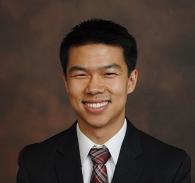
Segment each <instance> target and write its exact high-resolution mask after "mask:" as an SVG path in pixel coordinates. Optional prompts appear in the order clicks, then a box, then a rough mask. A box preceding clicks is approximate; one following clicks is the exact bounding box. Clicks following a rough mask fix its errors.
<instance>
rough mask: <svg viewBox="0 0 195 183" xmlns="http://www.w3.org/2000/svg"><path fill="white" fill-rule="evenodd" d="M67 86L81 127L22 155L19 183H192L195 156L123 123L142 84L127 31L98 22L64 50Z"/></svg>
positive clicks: (71, 37) (78, 32)
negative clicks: (138, 84) (129, 100)
mask: <svg viewBox="0 0 195 183" xmlns="http://www.w3.org/2000/svg"><path fill="white" fill-rule="evenodd" d="M60 59H61V64H62V67H63V72H64V83H65V88H66V91H67V95H68V97H69V99H70V103H71V105H72V107H73V109H74V111H75V112H76V117H77V121H76V122H75V123H74V124H73V126H72V127H70V128H69V129H67V130H65V131H64V132H62V133H60V134H57V135H55V136H54V137H51V138H49V139H48V140H46V141H44V142H41V143H37V144H33V145H29V146H27V147H25V148H24V149H23V151H22V152H21V153H20V157H19V171H18V175H17V182H18V183H82V182H84V183H107V182H108V183H111V182H112V183H190V158H189V156H188V155H187V154H186V153H185V152H184V151H183V150H180V149H178V148H175V147H172V146H170V145H167V144H165V143H163V142H160V141H159V140H157V139H154V138H153V137H151V136H149V135H147V134H145V133H144V132H142V131H140V130H138V129H136V128H135V127H134V126H133V125H132V124H131V122H130V121H129V120H128V119H127V118H125V105H126V101H127V95H128V94H131V93H132V92H133V91H134V89H135V86H136V81H137V77H138V71H137V69H136V59H137V48H136V42H135V39H134V38H133V37H132V36H131V35H130V34H129V33H128V31H127V30H126V29H125V28H124V27H122V26H121V25H119V24H116V23H114V22H112V21H107V20H100V19H92V20H88V21H85V22H82V23H81V24H79V25H77V26H75V27H74V28H73V29H72V31H71V32H70V33H68V34H67V35H66V37H65V38H64V40H63V42H62V44H61V48H60Z"/></svg>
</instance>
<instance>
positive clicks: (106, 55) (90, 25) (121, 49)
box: [60, 20, 138, 143]
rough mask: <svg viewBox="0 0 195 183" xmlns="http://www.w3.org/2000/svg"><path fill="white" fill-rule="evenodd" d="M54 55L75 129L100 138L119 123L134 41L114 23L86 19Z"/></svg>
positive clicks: (132, 77) (131, 78)
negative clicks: (62, 78) (74, 116)
mask: <svg viewBox="0 0 195 183" xmlns="http://www.w3.org/2000/svg"><path fill="white" fill-rule="evenodd" d="M60 56H61V62H62V66H63V70H64V83H65V88H66V91H67V94H68V98H69V100H70V103H71V105H72V107H73V109H74V111H75V112H76V115H77V121H78V124H79V127H80V129H81V130H82V132H84V133H85V134H86V135H87V136H88V137H90V138H91V139H92V140H93V141H94V142H95V141H96V142H97V143H103V142H105V141H106V140H108V139H109V138H110V137H112V136H113V135H114V134H115V133H116V132H117V131H118V130H119V129H120V128H121V126H122V124H123V122H124V119H125V105H126V101H127V95H128V94H130V93H132V92H133V91H134V88H135V86H136V81H137V75H138V72H137V70H136V69H135V65H136V58H137V51H136V44H135V40H134V39H133V37H132V36H130V35H129V33H128V32H127V30H126V29H125V28H123V27H121V26H120V25H118V24H115V23H113V22H110V21H104V20H89V21H87V22H83V23H81V24H80V25H78V26H76V27H75V28H74V29H73V31H72V32H71V33H69V34H68V35H67V36H66V38H65V39H64V40H63V43H62V45H61V55H60Z"/></svg>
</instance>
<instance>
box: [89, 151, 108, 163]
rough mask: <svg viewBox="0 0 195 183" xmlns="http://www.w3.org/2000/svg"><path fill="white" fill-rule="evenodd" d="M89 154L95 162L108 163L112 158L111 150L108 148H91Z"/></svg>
mask: <svg viewBox="0 0 195 183" xmlns="http://www.w3.org/2000/svg"><path fill="white" fill-rule="evenodd" d="M89 156H90V157H91V160H92V162H93V163H95V164H106V162H107V161H108V159H109V158H110V152H109V150H108V149H107V148H91V150H90V151H89Z"/></svg>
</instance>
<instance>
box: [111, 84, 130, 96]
mask: <svg viewBox="0 0 195 183" xmlns="http://www.w3.org/2000/svg"><path fill="white" fill-rule="evenodd" d="M108 88H110V91H111V92H112V93H113V94H115V95H119V96H120V95H122V96H124V95H127V84H125V83H124V80H123V81H119V82H109V86H108Z"/></svg>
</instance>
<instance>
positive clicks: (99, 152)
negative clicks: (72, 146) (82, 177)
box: [89, 148, 110, 183]
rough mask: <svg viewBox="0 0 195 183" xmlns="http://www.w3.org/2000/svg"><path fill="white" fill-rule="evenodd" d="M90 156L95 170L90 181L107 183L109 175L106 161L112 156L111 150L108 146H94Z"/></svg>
mask: <svg viewBox="0 0 195 183" xmlns="http://www.w3.org/2000/svg"><path fill="white" fill-rule="evenodd" d="M89 156H90V158H91V160H92V162H93V171H92V175H91V181H90V183H107V182H108V175H107V169H106V165H105V164H106V162H107V161H108V159H109V158H110V152H109V150H108V149H107V148H92V149H91V150H90V152H89Z"/></svg>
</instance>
